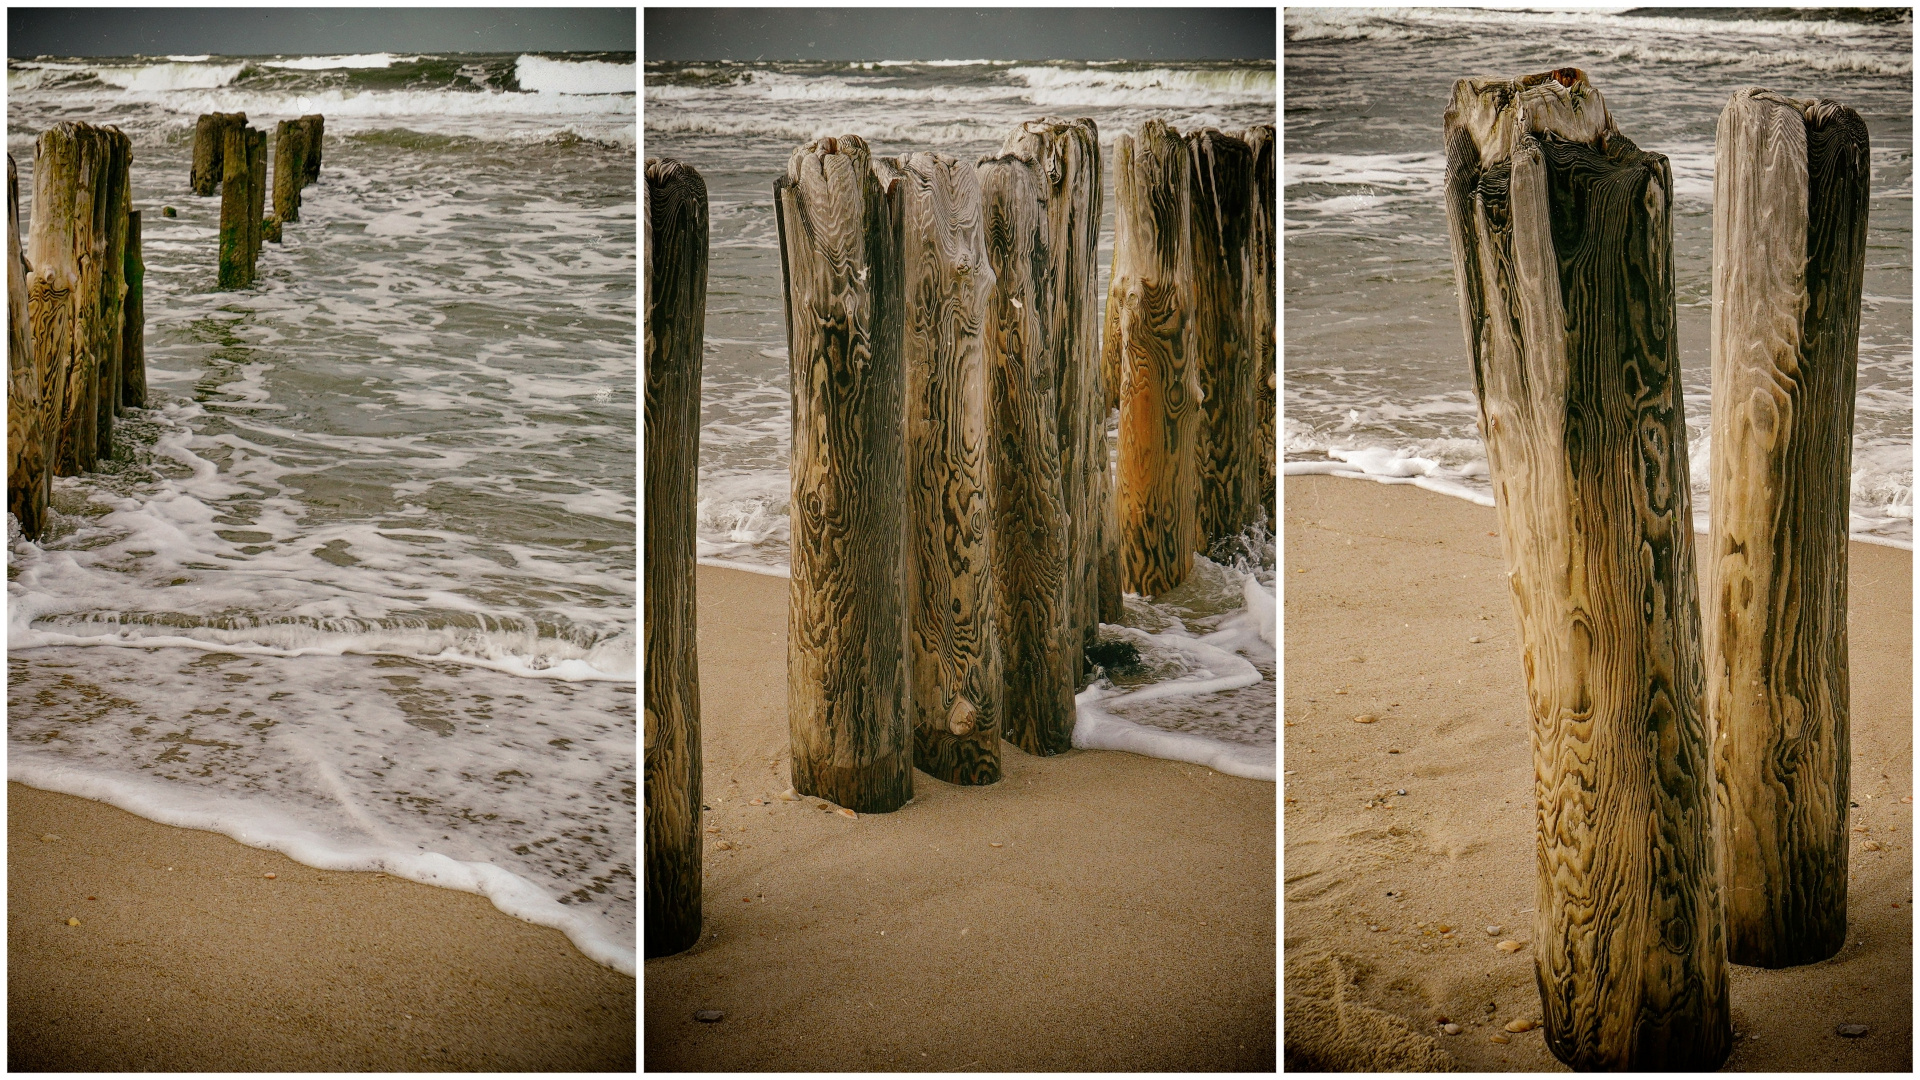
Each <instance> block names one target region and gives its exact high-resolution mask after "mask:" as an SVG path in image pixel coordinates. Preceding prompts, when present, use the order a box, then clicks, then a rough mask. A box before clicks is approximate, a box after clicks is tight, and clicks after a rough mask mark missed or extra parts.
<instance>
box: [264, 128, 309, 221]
mask: <svg viewBox="0 0 1920 1080" xmlns="http://www.w3.org/2000/svg"><path fill="white" fill-rule="evenodd" d="M311 142H312V137H311V136H310V135H309V134H308V132H307V123H306V121H305V120H282V121H280V123H279V124H277V125H275V127H274V129H273V216H274V218H275V219H276V220H278V221H279V222H280V223H281V224H283V225H284V224H286V223H287V222H289V221H299V220H300V189H301V188H302V187H303V186H305V184H306V182H307V148H308V146H309V144H310V143H311Z"/></svg>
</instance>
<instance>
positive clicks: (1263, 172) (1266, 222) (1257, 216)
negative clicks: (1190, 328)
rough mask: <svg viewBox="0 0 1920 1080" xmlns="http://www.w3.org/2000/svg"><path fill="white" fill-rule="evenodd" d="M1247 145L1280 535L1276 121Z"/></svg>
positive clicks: (1261, 371)
mask: <svg viewBox="0 0 1920 1080" xmlns="http://www.w3.org/2000/svg"><path fill="white" fill-rule="evenodd" d="M1246 140H1247V145H1248V146H1249V147H1251V148H1252V150H1253V227H1252V232H1251V235H1250V236H1249V237H1248V239H1247V248H1248V254H1249V256H1250V258H1249V265H1250V266H1251V270H1250V272H1249V275H1248V281H1249V284H1248V287H1247V292H1248V295H1249V298H1250V302H1251V305H1252V313H1251V317H1250V321H1251V326H1252V335H1253V348H1254V350H1255V352H1254V363H1255V369H1254V383H1253V390H1254V414H1255V416H1256V418H1257V421H1258V435H1257V438H1258V439H1259V444H1260V449H1259V454H1260V480H1259V496H1260V507H1261V509H1262V511H1263V512H1264V513H1265V515H1266V523H1267V526H1266V527H1267V532H1268V535H1271V536H1277V535H1279V531H1280V530H1279V526H1278V524H1277V523H1278V522H1279V520H1280V519H1279V518H1277V517H1275V516H1274V513H1275V500H1276V499H1277V498H1278V495H1279V490H1280V485H1279V465H1278V459H1279V442H1278V440H1277V439H1276V438H1275V430H1274V428H1275V424H1276V423H1277V421H1278V418H1279V415H1280V368H1279V365H1278V363H1277V362H1276V361H1277V360H1278V353H1277V351H1276V349H1275V344H1276V342H1275V338H1274V324H1275V318H1276V312H1277V309H1278V307H1279V301H1280V296H1279V293H1278V292H1277V291H1276V282H1278V281H1279V279H1278V278H1277V277H1275V276H1274V269H1275V258H1274V255H1275V241H1274V237H1275V235H1276V233H1275V229H1274V214H1275V212H1276V211H1275V205H1276V204H1275V203H1274V198H1273V197H1274V161H1273V151H1274V141H1273V125H1272V124H1259V125H1256V126H1254V127H1251V128H1248V129H1247V132H1246Z"/></svg>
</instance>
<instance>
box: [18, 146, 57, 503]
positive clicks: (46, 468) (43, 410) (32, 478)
mask: <svg viewBox="0 0 1920 1080" xmlns="http://www.w3.org/2000/svg"><path fill="white" fill-rule="evenodd" d="M7 350H8V351H7V512H8V513H10V514H12V515H13V516H14V517H15V518H16V519H18V520H19V522H20V532H21V534H22V535H23V536H25V537H26V538H27V539H29V540H38V539H40V537H41V535H42V533H43V532H44V531H45V529H46V524H47V497H48V494H49V493H50V492H51V490H52V487H53V452H52V451H53V448H52V445H51V438H50V437H51V435H52V431H53V418H52V417H51V416H50V415H49V414H48V411H47V403H46V399H45V397H44V396H43V393H44V391H43V387H44V384H45V381H46V372H45V371H44V366H45V365H44V364H42V363H38V362H36V353H35V352H34V348H33V332H32V329H31V325H30V323H29V321H28V315H27V264H26V260H25V259H24V257H23V256H22V255H21V253H20V173H19V170H18V169H17V168H16V167H15V165H14V161H13V155H12V154H8V155H7Z"/></svg>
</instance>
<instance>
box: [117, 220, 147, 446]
mask: <svg viewBox="0 0 1920 1080" xmlns="http://www.w3.org/2000/svg"><path fill="white" fill-rule="evenodd" d="M125 267H126V271H125V273H126V282H127V301H126V304H125V305H124V306H123V307H122V308H121V309H120V407H121V408H122V409H142V408H145V407H146V404H147V305H146V292H147V286H146V281H147V263H146V260H145V259H144V258H142V257H141V255H140V211H138V210H129V211H128V212H127V258H126V263H125Z"/></svg>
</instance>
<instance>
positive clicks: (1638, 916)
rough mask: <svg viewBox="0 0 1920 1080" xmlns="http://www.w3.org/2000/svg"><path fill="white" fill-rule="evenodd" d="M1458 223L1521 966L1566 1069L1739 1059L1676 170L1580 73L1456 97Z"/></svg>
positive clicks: (1453, 135) (1685, 1066) (1479, 88)
mask: <svg viewBox="0 0 1920 1080" xmlns="http://www.w3.org/2000/svg"><path fill="white" fill-rule="evenodd" d="M1445 139H1446V148H1447V185H1446V200H1447V223H1448V229H1449V232H1450V234H1451V238H1452V245H1453V255H1454V274H1455V278H1456V283H1457V286H1458V289H1459V294H1460V319H1461V327H1462V330H1463V332H1464V335H1465V338H1466V344H1467V349H1468V354H1469V356H1470V357H1471V360H1472V367H1473V377H1474V385H1475V388H1476V390H1477V393H1478V397H1479V403H1480V431H1481V436H1482V438H1483V439H1484V440H1485V442H1486V446H1487V458H1488V462H1489V464H1490V465H1491V467H1492V474H1493V485H1494V498H1495V505H1496V508H1497V511H1498V513H1499V516H1500V525H1501V528H1500V536H1501V543H1502V546H1503V548H1504V549H1505V554H1506V563H1507V568H1508V575H1509V580H1510V583H1511V585H1512V592H1513V601H1514V612H1515V614H1516V616H1517V617H1518V619H1519V628H1520V641H1521V648H1522V650H1523V653H1524V657H1525V668H1526V675H1527V701H1528V711H1529V714H1530V721H1531V724H1530V727H1531V740H1532V749H1533V761H1534V791H1535V800H1536V806H1537V814H1538V820H1537V828H1536V845H1537V846H1536V857H1537V865H1538V882H1539V884H1538V903H1537V904H1536V909H1537V914H1536V915H1535V917H1534V926H1533V952H1534V970H1535V975H1536V977H1537V981H1538V985H1539V987H1540V992H1541V999H1542V1001H1541V1004H1542V1007H1543V1014H1544V1016H1545V1020H1546V1040H1547V1046H1548V1048H1549V1049H1550V1050H1551V1051H1552V1052H1553V1054H1554V1056H1555V1057H1557V1058H1559V1059H1560V1060H1561V1061H1563V1062H1565V1063H1567V1064H1568V1065H1570V1066H1572V1067H1574V1068H1575V1069H1645V1070H1705V1069H1713V1068H1716V1067H1718V1066H1719V1065H1720V1063H1721V1062H1723V1061H1724V1060H1725V1059H1726V1057H1727V1054H1728V1051H1729V1049H1730V1047H1731V1045H1732V1043H1731V1034H1732V1029H1731V1026H1730V1022H1729V1012H1728V997H1727V993H1728V992H1727V969H1726V955H1727V953H1726V936H1725V935H1726V931H1725V926H1724V922H1723V919H1724V910H1725V909H1724V907H1723V906H1722V901H1721V886H1720V878H1719V874H1718V868H1717V866H1716V861H1717V859H1716V853H1715V850H1714V822H1713V800H1712V792H1711V787H1710V785H1711V777H1710V775H1709V771H1708V770H1709V768H1710V767H1711V765H1710V758H1709V752H1708V750H1709V748H1708V738H1707V717H1706V716H1705V715H1704V713H1703V710H1702V705H1703V702H1704V697H1705V687H1704V685H1703V676H1702V668H1701V657H1700V649H1699V615H1698V608H1697V607H1696V605H1697V603H1698V596H1699V593H1698V592H1697V590H1696V578H1695V576H1694V565H1693V528H1692V506H1691V500H1690V498H1689V494H1688V473H1687V432H1686V423H1685V414H1684V412H1683V409H1682V404H1681V396H1680V367H1679V360H1678V354H1677V348H1676V339H1675V334H1674V296H1673V255H1672V233H1671V217H1670V215H1671V206H1672V191H1673V184H1672V176H1671V173H1670V171H1669V169H1668V165H1667V160H1666V158H1664V157H1662V156H1660V155H1658V154H1650V153H1643V152H1641V151H1640V150H1639V149H1638V148H1637V147H1636V146H1634V144H1633V143H1632V142H1631V141H1630V140H1629V139H1627V138H1626V137H1625V136H1624V135H1622V134H1621V133H1620V132H1619V130H1618V128H1617V127H1616V126H1615V125H1614V122H1613V120H1612V118H1611V117H1610V116H1609V114H1608V112H1607V107H1606V103H1605V101H1604V100H1603V99H1602V98H1601V95H1600V93H1599V92H1598V91H1597V90H1595V89H1594V88H1593V87H1592V86H1591V85H1590V84H1589V83H1588V81H1587V79H1586V76H1585V75H1584V74H1583V73H1581V72H1580V71H1578V70H1576V69H1573V68H1562V69H1560V70H1557V71H1553V72H1548V73H1546V74H1541V75H1534V76H1530V77H1527V78H1524V79H1518V80H1514V81H1511V82H1509V81H1506V80H1482V79H1472V80H1469V79H1463V80H1461V81H1459V82H1458V83H1456V84H1455V87H1454V93H1453V100H1452V103H1451V105H1450V106H1449V108H1448V110H1447V113H1446V122H1445Z"/></svg>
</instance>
